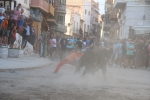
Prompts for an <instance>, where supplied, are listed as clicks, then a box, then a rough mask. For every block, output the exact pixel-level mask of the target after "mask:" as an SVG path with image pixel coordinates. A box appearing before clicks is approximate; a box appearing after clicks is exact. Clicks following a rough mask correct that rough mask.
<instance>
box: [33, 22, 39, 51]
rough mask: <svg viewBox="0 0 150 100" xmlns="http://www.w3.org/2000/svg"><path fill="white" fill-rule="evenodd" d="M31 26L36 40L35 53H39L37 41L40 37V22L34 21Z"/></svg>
mask: <svg viewBox="0 0 150 100" xmlns="http://www.w3.org/2000/svg"><path fill="white" fill-rule="evenodd" d="M33 26H34V27H35V30H36V32H37V38H36V42H35V49H36V50H37V51H39V41H38V40H39V38H40V36H41V22H38V21H34V22H33Z"/></svg>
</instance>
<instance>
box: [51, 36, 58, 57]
mask: <svg viewBox="0 0 150 100" xmlns="http://www.w3.org/2000/svg"><path fill="white" fill-rule="evenodd" d="M56 53H57V41H56V35H54V37H53V56H52V58H54V57H56Z"/></svg>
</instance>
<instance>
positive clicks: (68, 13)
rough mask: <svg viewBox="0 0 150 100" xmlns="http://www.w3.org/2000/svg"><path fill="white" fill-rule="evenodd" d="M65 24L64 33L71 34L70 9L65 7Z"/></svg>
mask: <svg viewBox="0 0 150 100" xmlns="http://www.w3.org/2000/svg"><path fill="white" fill-rule="evenodd" d="M65 25H66V26H67V32H66V33H65V34H66V35H72V31H71V10H69V9H66V15H65Z"/></svg>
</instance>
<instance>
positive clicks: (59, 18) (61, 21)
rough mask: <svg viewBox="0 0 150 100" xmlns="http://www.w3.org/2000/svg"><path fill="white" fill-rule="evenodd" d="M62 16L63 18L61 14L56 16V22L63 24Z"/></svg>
mask: <svg viewBox="0 0 150 100" xmlns="http://www.w3.org/2000/svg"><path fill="white" fill-rule="evenodd" d="M63 18H64V17H63V16H60V15H59V16H58V22H59V23H60V24H63V21H64V20H63Z"/></svg>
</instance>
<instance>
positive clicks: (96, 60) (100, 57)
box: [75, 48, 109, 77]
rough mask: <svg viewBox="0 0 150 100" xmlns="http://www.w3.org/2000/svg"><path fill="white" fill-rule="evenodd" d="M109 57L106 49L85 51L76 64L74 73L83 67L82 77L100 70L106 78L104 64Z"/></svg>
mask: <svg viewBox="0 0 150 100" xmlns="http://www.w3.org/2000/svg"><path fill="white" fill-rule="evenodd" d="M108 56H109V51H108V50H107V49H101V48H99V49H97V50H94V51H87V52H85V54H84V55H83V56H82V57H81V58H80V60H79V61H78V64H77V65H76V66H77V67H76V70H75V73H77V72H78V71H80V69H81V68H82V67H83V66H85V70H84V71H83V75H85V74H86V73H93V74H94V73H95V72H96V71H98V70H100V69H102V73H103V76H104V77H106V71H107V70H106V64H107V59H108Z"/></svg>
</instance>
